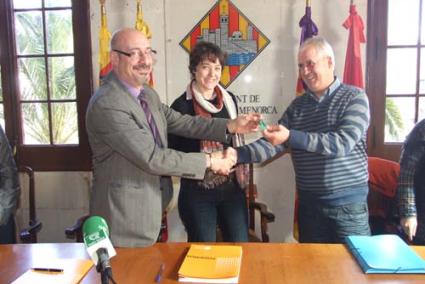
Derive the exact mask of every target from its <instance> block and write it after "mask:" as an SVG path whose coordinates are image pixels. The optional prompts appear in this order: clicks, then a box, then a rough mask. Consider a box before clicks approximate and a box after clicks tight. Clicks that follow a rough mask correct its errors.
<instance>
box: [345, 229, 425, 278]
mask: <svg viewBox="0 0 425 284" xmlns="http://www.w3.org/2000/svg"><path fill="white" fill-rule="evenodd" d="M346 243H347V246H348V248H349V250H350V251H351V253H352V254H353V256H354V257H355V258H356V260H357V262H358V263H359V265H360V267H361V268H362V270H363V272H364V273H388V274H390V273H411V274H417V273H425V261H424V260H423V259H422V258H421V257H420V256H419V255H417V254H416V252H415V251H414V250H413V249H412V248H411V247H409V246H408V245H407V244H406V243H405V242H404V241H403V240H402V239H401V238H400V237H399V236H397V235H376V236H349V237H346Z"/></svg>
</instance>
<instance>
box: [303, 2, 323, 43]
mask: <svg viewBox="0 0 425 284" xmlns="http://www.w3.org/2000/svg"><path fill="white" fill-rule="evenodd" d="M299 25H300V28H301V40H300V44H302V43H303V42H304V41H305V40H306V39H308V38H310V37H312V36H315V35H317V34H318V33H319V29H318V28H317V26H316V24H315V23H314V22H313V20H312V19H311V7H310V6H306V7H305V15H304V16H303V17H302V18H301V20H300V23H299Z"/></svg>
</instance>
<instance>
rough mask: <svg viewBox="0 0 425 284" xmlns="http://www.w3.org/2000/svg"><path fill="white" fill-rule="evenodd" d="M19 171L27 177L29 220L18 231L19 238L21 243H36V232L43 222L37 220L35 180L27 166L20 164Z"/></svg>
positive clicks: (31, 170) (32, 172)
mask: <svg viewBox="0 0 425 284" xmlns="http://www.w3.org/2000/svg"><path fill="white" fill-rule="evenodd" d="M18 171H19V172H20V173H24V174H25V175H26V176H27V177H28V196H29V199H28V202H29V205H28V206H29V220H28V227H26V228H24V229H22V230H21V231H20V233H19V238H20V240H21V242H23V243H36V242H37V234H38V233H39V232H40V230H41V228H42V226H43V224H42V223H41V222H40V221H39V220H37V214H36V203H35V181H34V171H33V169H32V168H30V167H28V166H20V167H19V168H18Z"/></svg>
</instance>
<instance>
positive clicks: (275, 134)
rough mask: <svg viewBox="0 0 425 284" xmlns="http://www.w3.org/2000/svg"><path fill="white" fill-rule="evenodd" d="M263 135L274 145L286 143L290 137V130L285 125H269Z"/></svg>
mask: <svg viewBox="0 0 425 284" xmlns="http://www.w3.org/2000/svg"><path fill="white" fill-rule="evenodd" d="M263 136H264V137H265V138H266V139H267V140H268V141H269V142H270V143H272V144H273V145H274V146H276V145H279V144H282V143H285V142H286V141H287V140H288V138H289V130H288V128H286V127H285V126H283V125H280V124H279V125H269V126H267V129H266V130H264V131H263Z"/></svg>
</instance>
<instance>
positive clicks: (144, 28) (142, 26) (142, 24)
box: [135, 0, 154, 87]
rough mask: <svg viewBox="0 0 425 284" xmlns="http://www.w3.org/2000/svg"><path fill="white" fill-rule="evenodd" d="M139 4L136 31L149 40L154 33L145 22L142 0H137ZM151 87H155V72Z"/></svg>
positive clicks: (151, 76)
mask: <svg viewBox="0 0 425 284" xmlns="http://www.w3.org/2000/svg"><path fill="white" fill-rule="evenodd" d="M136 2H137V9H136V10H137V14H136V25H135V29H136V30H138V31H141V32H142V33H144V34H145V36H146V37H147V38H148V39H151V38H152V33H151V31H150V29H149V26H148V25H147V24H146V23H145V21H143V11H142V0H136ZM149 85H150V86H151V87H153V85H154V83H153V72H151V74H150V78H149Z"/></svg>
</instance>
